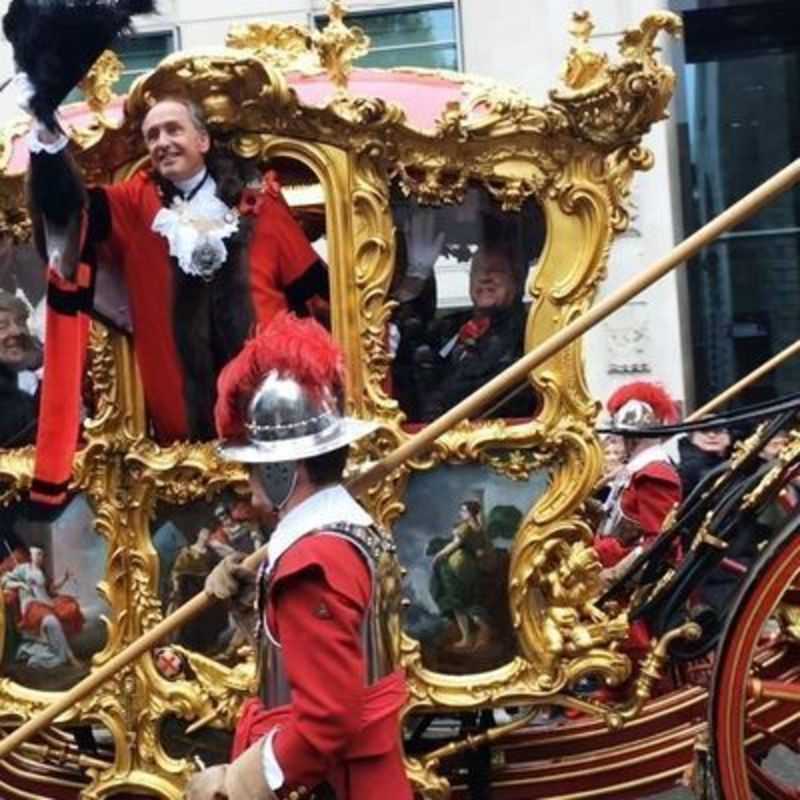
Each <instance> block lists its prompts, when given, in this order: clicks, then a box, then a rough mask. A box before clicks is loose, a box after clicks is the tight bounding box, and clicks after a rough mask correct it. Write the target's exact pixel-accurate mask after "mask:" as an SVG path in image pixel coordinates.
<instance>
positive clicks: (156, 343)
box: [30, 98, 328, 443]
mask: <svg viewBox="0 0 800 800" xmlns="http://www.w3.org/2000/svg"><path fill="white" fill-rule="evenodd" d="M141 130H142V135H143V137H144V141H145V145H146V147H147V151H148V153H149V155H150V165H149V167H148V168H145V169H142V170H140V171H139V172H137V173H136V174H135V175H134V176H133V177H132V178H130V179H129V180H126V181H123V182H121V183H118V184H114V185H110V186H102V187H94V188H90V189H89V190H88V192H87V191H86V190H85V189H84V187H83V184H82V181H81V179H80V176H79V174H78V172H77V170H76V169H75V167H74V165H73V164H72V163H71V162H70V160H69V158H68V156H67V155H66V152H65V149H64V148H65V147H66V145H67V143H68V140H67V139H66V137H65V136H64V135H63V134H61V133H60V132H54V131H52V130H51V129H50V128H47V127H46V126H44V125H42V124H38V125H37V126H36V127H35V129H34V132H33V135H32V136H31V139H30V149H31V175H30V183H31V189H32V192H31V194H32V202H33V210H34V218H35V219H36V221H37V225H36V227H37V229H38V230H39V232H40V237H39V239H40V243H41V244H42V248H43V249H45V250H46V254H47V257H48V261H49V262H50V264H51V265H55V266H56V267H59V265H61V267H62V272H68V271H69V270H70V269H71V268H72V267H71V265H70V264H69V263H68V262H69V260H70V258H71V253H73V251H75V250H78V252H80V253H81V260H83V261H84V262H86V263H88V264H89V266H90V267H91V268H92V269H91V276H92V277H91V278H90V279H88V280H87V281H86V283H87V284H88V285H87V286H86V287H85V291H84V292H83V295H84V297H83V299H82V300H80V301H79V302H81V303H83V304H84V306H85V304H86V303H87V302H88V304H89V306H90V307H93V308H94V309H95V310H97V311H99V312H100V313H104V314H105V315H106V316H107V317H109V318H111V319H112V320H114V319H118V317H119V315H118V313H117V312H118V311H119V308H108V307H107V306H106V307H105V308H100V307H99V306H100V303H99V302H97V300H98V297H96V296H95V295H97V294H99V293H98V292H97V291H96V290H97V288H98V287H101V288H102V287H104V286H107V285H108V283H109V281H108V276H109V275H113V276H114V277H115V278H117V279H119V280H118V281H117V283H121V284H122V285H123V286H124V289H125V293H126V295H127V306H128V311H129V316H130V323H131V326H132V329H133V341H134V348H135V352H136V359H137V363H138V366H139V371H140V373H141V376H142V383H143V386H144V393H145V399H146V402H147V409H148V412H149V416H150V419H151V421H152V425H153V428H154V435H155V437H156V439H157V440H158V441H160V442H162V443H168V442H171V441H174V440H177V439H185V438H201V439H209V438H212V437H213V433H214V429H213V407H214V401H215V396H216V394H215V384H216V378H217V375H218V374H219V372H220V370H221V369H222V367H223V366H224V365H225V364H226V363H227V362H228V361H229V360H230V359H231V358H233V356H235V355H236V354H237V353H238V352H239V350H240V349H241V346H242V344H243V343H244V341H245V339H246V338H247V336H248V335H251V334H252V332H253V331H254V329H255V327H256V326H257V325H259V324H264V323H266V322H268V321H269V320H270V319H271V318H272V317H273V316H274V315H275V314H276V313H277V312H278V311H282V310H286V309H293V310H295V311H298V312H299V313H302V312H303V311H304V309H305V306H306V303H307V301H309V300H310V299H312V298H313V297H315V296H323V297H326V296H327V293H328V278H327V269H326V268H325V265H324V264H322V262H321V261H320V260H319V259H318V257H317V255H316V253H315V252H314V250H313V249H312V248H311V246H310V244H309V243H308V240H307V239H306V238H305V236H304V234H303V232H302V231H301V229H300V227H299V226H298V224H297V223H296V222H295V220H294V219H293V218H292V216H291V213H290V211H289V208H288V207H287V205H286V203H285V202H284V201H283V199H282V197H281V195H280V191H279V189H278V187H277V184H276V182H275V181H274V180H270V179H269V177H268V178H267V179H264V178H263V177H262V176H261V175H260V174H259V173H258V172H257V171H256V170H255V168H254V166H253V165H252V164H248V163H246V162H244V161H242V160H236V159H233V158H232V157H231V156H230V155H228V154H226V153H224V152H223V151H222V149H220V148H217V147H215V146H214V145H213V143H212V141H211V137H210V135H209V132H208V130H207V128H206V126H205V123H204V121H203V118H202V115H201V112H200V111H199V110H198V109H197V108H196V107H195V105H194V104H192V103H191V102H190V101H188V100H185V99H183V98H168V99H165V100H162V101H160V102H158V103H156V104H155V105H154V106H153V107H152V108H151V109H150V110H149V112H148V113H147V115H146V116H145V118H144V121H143V123H142V129H141ZM81 218H83V220H84V221H83V230H82V231H81V225H80V219H81ZM76 220H78V222H77V223H76ZM81 233H82V238H83V240H84V241H83V246H82V248H79V247H78V245H77V243H76V242H75V241H74V240H75V239H76V237H80V235H81ZM41 234H44V235H43V236H42V235H41ZM42 239H44V240H45V241H43V242H42V241H41V240H42ZM101 266H102V267H103V269H100V270H98V267H101ZM101 273H102V274H101ZM51 294H53V292H52V291H51ZM75 302H78V301H77V300H75V299H74V298H71V299H70V300H68V301H65V302H62V304H61V305H62V309H63V306H72V305H74V303H75ZM123 304H124V303H123ZM118 305H119V303H117V306H118ZM69 310H70V309H69V308H67V312H66V313H68V312H69ZM82 310H85V308H84V309H82Z"/></svg>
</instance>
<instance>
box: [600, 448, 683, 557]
mask: <svg viewBox="0 0 800 800" xmlns="http://www.w3.org/2000/svg"><path fill="white" fill-rule="evenodd" d="M680 501H681V481H680V478H679V476H678V473H677V471H676V470H675V468H674V467H673V466H672V465H671V464H669V463H668V462H666V461H651V462H650V463H649V464H646V465H645V466H644V467H642V468H641V469H640V470H638V471H636V472H634V473H633V475H632V476H631V479H630V482H629V483H628V485H627V486H626V487H625V489H624V490H623V492H622V494H621V495H620V505H621V509H622V516H623V517H625V518H627V519H629V520H631V521H632V522H634V523H635V524H636V525H637V526H638V527H639V528H640V529H641V531H642V538H641V540H640V542H639V543H640V544H642V545H644V546H645V547H649V545H650V544H652V542H653V540H654V539H655V538H656V537H657V536H658V534H659V533H661V526H662V525H663V524H664V520H665V519H666V517H667V514H669V512H670V511H671V510H672V509H673V507H674V506H675V505H676V504H678V503H680ZM594 546H595V549H596V550H597V554H598V556H599V557H600V561H601V563H602V565H603V566H604V567H613V566H614V565H615V564H617V563H619V562H620V561H621V560H622V559H623V558H624V557H625V556H626V555H627V554H628V553H629V552H630V549H631V548H630V547H626V546H625V545H623V544H622V542H620V540H619V539H617V538H616V537H615V536H596V537H595V540H594Z"/></svg>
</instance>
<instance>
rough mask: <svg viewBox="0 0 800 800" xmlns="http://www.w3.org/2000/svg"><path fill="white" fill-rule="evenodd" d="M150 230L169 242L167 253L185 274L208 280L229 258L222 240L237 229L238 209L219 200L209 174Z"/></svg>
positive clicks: (156, 220)
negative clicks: (197, 187) (196, 188)
mask: <svg viewBox="0 0 800 800" xmlns="http://www.w3.org/2000/svg"><path fill="white" fill-rule="evenodd" d="M152 229H153V231H154V232H155V233H158V234H160V235H161V236H163V237H164V238H165V239H166V240H167V242H169V254H170V255H171V256H173V257H174V258H175V259H177V261H178V266H179V267H180V268H181V270H182V271H183V272H185V273H186V274H187V275H193V276H196V277H198V278H203V279H205V280H211V278H212V277H213V276H214V274H215V273H216V272H217V270H219V269H220V267H222V265H223V264H224V263H225V261H226V260H227V258H228V248H227V247H226V245H225V240H226V239H227V238H228V237H230V236H232V235H233V234H234V233H236V231H238V230H239V212H238V211H237V210H236V209H234V208H231V207H230V206H228V205H226V204H225V203H223V202H222V200H220V199H219V197H217V194H216V183H215V182H214V179H213V178H211V177H210V176H209V177H208V179H207V180H206V181H205V183H204V184H203V185H202V186H201V188H200V190H199V191H198V192H197V194H196V195H195V196H194V197H192V198H191V199H190V200H184V199H183V198H181V197H176V198H175V199H174V200H173V201H172V204H171V205H170V207H169V208H162V209H161V210H160V211H159V212H158V214H156V217H155V219H154V220H153V226H152Z"/></svg>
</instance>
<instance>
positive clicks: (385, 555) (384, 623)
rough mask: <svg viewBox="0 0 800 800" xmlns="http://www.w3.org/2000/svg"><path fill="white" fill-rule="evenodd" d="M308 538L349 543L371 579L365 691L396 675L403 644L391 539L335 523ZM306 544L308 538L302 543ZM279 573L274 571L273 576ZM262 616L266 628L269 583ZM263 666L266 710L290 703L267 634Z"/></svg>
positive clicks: (278, 654)
mask: <svg viewBox="0 0 800 800" xmlns="http://www.w3.org/2000/svg"><path fill="white" fill-rule="evenodd" d="M306 536H337V537H339V538H341V539H345V540H346V541H348V542H350V544H352V545H353V546H354V547H355V548H356V549H357V550H358V552H359V553H360V554H361V555H362V557H363V558H364V560H365V561H366V563H367V566H368V567H369V570H370V575H371V577H372V596H371V598H370V604H369V606H368V608H367V612H366V614H365V615H364V620H363V622H362V627H361V646H362V652H363V653H364V660H365V663H366V667H367V670H366V686H371V685H372V684H374V683H377V681H379V680H380V679H381V678H384V677H386V676H387V675H388V674H390V673H391V672H392V671H393V670H394V669H395V664H397V662H398V660H399V644H400V616H399V611H400V601H401V596H400V581H401V572H400V566H399V564H398V561H397V556H396V554H395V546H394V544H393V542H392V540H391V538H390V537H389V536H388V535H387V534H385V533H382V532H381V531H380V530H379V529H378V528H376V527H373V526H370V527H365V526H360V525H350V524H348V523H335V524H333V525H329V526H326V528H325V529H324V530H313V531H309V533H307V534H306ZM303 538H305V537H303ZM275 572H276V570H274V569H273V570H271V571H270V574H271V575H274V574H275ZM264 583H265V585H262V586H261V587H260V588H261V600H260V602H259V615H260V618H261V619H262V620H264V627H265V628H266V627H267V621H266V617H265V611H266V608H267V605H268V602H267V601H268V599H269V593H270V591H271V588H272V587H271V581H270V579H269V577H268V578H266V579H265V580H264ZM266 634H267V635H266V636H264V637H263V639H262V647H261V649H260V653H259V655H260V660H259V689H260V690H259V694H260V697H261V701H262V702H263V703H264V705H265V706H266V707H267V708H274V707H276V706H280V705H287V704H288V703H290V702H291V694H290V690H289V681H288V679H287V677H286V671H285V669H284V665H283V654H282V651H281V647H280V643H279V642H278V641H277V638H276V637H275V636H274V634H273V632H271V631H269V629H268V628H267V630H266Z"/></svg>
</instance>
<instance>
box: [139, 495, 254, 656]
mask: <svg viewBox="0 0 800 800" xmlns="http://www.w3.org/2000/svg"><path fill="white" fill-rule="evenodd" d="M152 531H153V534H152V537H153V538H152V541H153V547H154V548H155V550H156V552H157V553H158V557H159V593H160V596H161V602H162V604H163V607H164V611H165V613H167V614H169V613H171V612H173V611H175V610H176V609H178V608H179V607H180V606H182V605H183V604H184V603H185V602H187V601H188V600H190V599H191V598H192V597H194V596H195V595H196V594H197V593H198V592H201V591H202V589H203V585H204V584H205V580H206V578H207V577H208V575H209V573H210V572H211V570H212V569H214V567H215V566H216V565H217V564H218V563H219V562H220V561H221V560H222V559H223V558H225V556H228V555H231V554H233V553H236V552H239V553H252V552H253V551H254V550H256V549H258V548H259V547H260V546H261V545H262V544H263V543H264V538H263V534H262V532H261V526H260V524H259V521H258V520H257V519H256V517H255V515H254V513H253V509H252V507H251V506H250V504H249V503H248V502H247V501H246V500H243V499H241V498H237V497H234V496H233V495H227V494H226V495H224V496H223V497H222V498H220V499H218V500H217V501H216V502H215V503H214V504H213V505H212V504H208V503H191V504H189V505H187V506H182V507H174V506H164V507H162V508H161V509H160V510H159V514H158V515H157V517H156V520H155V523H154V526H153V528H152ZM173 643H174V644H179V645H181V646H183V647H186V648H188V649H190V650H194V651H196V652H198V653H202V654H204V655H208V656H213V657H214V658H217V659H219V660H220V661H223V662H225V663H233V662H235V661H237V660H238V655H239V650H240V649H241V648H243V647H246V642H245V641H244V639H243V637H242V634H241V632H240V631H239V629H238V628H237V627H236V625H235V624H234V621H233V619H232V618H231V617H230V616H229V614H228V611H227V610H226V609H225V607H224V606H223V605H220V604H217V605H215V606H213V607H212V608H210V609H208V610H207V611H206V612H204V613H203V614H202V615H201V616H200V617H199V618H197V619H195V620H192V621H190V622H188V623H187V624H186V625H184V626H183V627H182V628H181V629H180V630H179V631H178V632H177V633H176V635H175V637H174V640H173Z"/></svg>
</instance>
